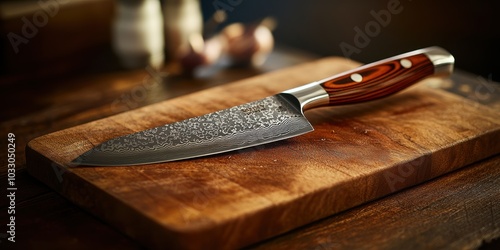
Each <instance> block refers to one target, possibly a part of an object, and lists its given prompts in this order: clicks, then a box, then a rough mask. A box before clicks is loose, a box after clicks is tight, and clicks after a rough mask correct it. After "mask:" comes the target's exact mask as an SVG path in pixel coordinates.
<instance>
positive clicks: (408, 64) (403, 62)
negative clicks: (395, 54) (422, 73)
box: [399, 59, 411, 69]
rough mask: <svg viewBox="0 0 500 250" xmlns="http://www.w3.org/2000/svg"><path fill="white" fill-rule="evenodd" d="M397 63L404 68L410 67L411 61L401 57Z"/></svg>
mask: <svg viewBox="0 0 500 250" xmlns="http://www.w3.org/2000/svg"><path fill="white" fill-rule="evenodd" d="M399 63H400V64H401V66H403V68H406V69H409V68H411V61H410V60H408V59H401V61H399Z"/></svg>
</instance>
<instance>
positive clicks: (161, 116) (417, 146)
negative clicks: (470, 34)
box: [26, 58, 500, 249]
mask: <svg viewBox="0 0 500 250" xmlns="http://www.w3.org/2000/svg"><path fill="white" fill-rule="evenodd" d="M353 65H354V63H353V62H351V61H347V60H345V59H339V58H327V59H323V60H320V61H317V62H314V63H308V64H304V65H300V66H296V67H292V68H289V69H285V70H281V71H276V72H273V73H269V74H265V75H262V76H258V77H254V78H250V79H247V80H242V81H239V82H236V83H233V84H230V85H225V86H221V87H216V88H212V89H208V90H204V91H201V92H197V93H194V94H190V95H187V96H183V97H180V98H176V99H172V100H168V101H165V102H161V103H158V104H154V105H150V106H147V107H143V108H140V109H136V110H133V111H129V112H125V113H122V114H119V115H116V116H112V117H109V118H105V119H102V120H98V121H94V122H91V123H87V124H84V125H80V126H77V127H73V128H70V129H66V130H63V131H59V132H56V133H52V134H49V135H46V136H42V137H39V138H37V139H35V140H33V141H31V142H30V143H29V144H28V147H27V149H26V157H27V168H28V171H29V173H30V174H32V175H33V176H35V177H36V178H38V179H39V180H41V181H42V182H44V183H46V184H47V185H49V186H51V187H52V188H53V189H55V190H56V191H58V192H60V193H61V194H63V195H64V196H65V197H66V198H68V199H69V200H71V201H73V202H74V203H76V204H78V205H80V206H82V207H84V208H85V209H87V210H88V211H90V212H91V213H93V214H95V215H96V216H98V217H100V218H101V219H103V220H104V221H106V222H108V223H110V224H112V225H114V226H115V227H116V228H117V229H119V230H121V231H122V232H124V233H126V234H128V235H130V236H131V237H133V238H135V239H136V240H138V241H140V242H141V243H143V244H144V245H146V246H148V247H153V248H165V247H182V248H192V249H197V248H204V249H206V248H218V249H222V248H235V247H241V246H245V245H249V244H251V243H255V242H257V241H259V240H263V239H266V238H269V237H272V236H274V235H277V234H280V233H283V232H286V231H289V230H291V229H294V228H296V227H299V226H301V225H304V224H306V223H309V222H312V221H315V220H318V219H320V218H323V217H325V216H328V215H331V214H334V213H337V212H340V211H344V210H346V209H348V208H351V207H354V206H356V205H359V204H362V203H365V202H367V201H370V200H374V199H376V198H379V197H382V196H384V195H387V194H390V193H392V192H395V191H398V190H401V189H403V188H406V187H409V186H412V185H415V184H418V183H421V182H423V181H425V180H429V179H432V178H434V177H436V176H439V175H442V174H444V173H447V172H449V171H451V170H454V169H457V168H460V167H463V166H465V165H467V164H470V163H472V162H475V161H478V160H480V159H483V158H486V157H488V156H491V155H494V154H497V153H499V152H500V145H498V143H497V142H498V140H499V138H500V118H499V115H498V112H496V111H495V110H492V109H489V108H486V107H483V106H481V105H477V104H474V103H472V102H471V101H468V100H465V99H462V98H460V97H457V96H454V95H451V94H448V93H445V92H443V91H439V90H436V89H430V88H428V87H426V86H424V83H421V84H419V85H420V86H417V87H412V88H411V89H408V90H406V91H403V92H401V93H399V94H397V95H395V96H392V97H389V98H387V99H382V100H378V101H373V102H370V103H366V104H356V105H351V106H339V107H333V108H332V107H329V108H321V109H317V110H311V111H309V112H308V113H306V116H307V117H308V118H309V119H310V121H311V123H312V124H313V126H314V127H315V129H316V130H315V131H314V132H312V133H310V134H306V135H304V136H300V137H297V138H293V139H290V140H286V141H282V142H278V143H273V144H269V145H265V146H260V147H256V148H252V149H247V150H240V151H237V152H233V153H226V154H222V155H217V156H212V157H205V158H200V159H196V160H189V161H181V162H172V163H164V164H153V165H147V166H136V167H78V168H69V167H68V163H69V162H70V161H71V160H72V159H74V158H75V157H77V156H78V155H79V154H81V153H83V152H85V151H86V150H89V149H90V148H92V147H93V146H94V145H97V144H99V143H101V142H103V141H105V140H108V139H111V138H113V137H116V136H121V135H124V134H128V133H131V132H135V131H139V130H143V129H146V128H150V127H154V126H159V125H162V124H164V123H167V122H173V121H178V120H182V119H185V118H189V117H192V116H196V115H201V114H204V113H207V112H212V111H216V110H219V109H222V108H227V107H230V106H233V105H237V104H241V103H245V102H248V101H252V100H256V99H259V98H262V97H265V96H268V95H270V94H275V93H277V92H280V91H282V90H285V89H288V88H291V87H295V86H298V85H302V84H304V83H307V82H310V81H314V80H318V79H322V78H325V77H327V76H329V75H333V74H336V73H339V72H341V71H342V70H345V69H346V67H347V68H352V66H353ZM434 81H435V80H434ZM464 152H466V153H464Z"/></svg>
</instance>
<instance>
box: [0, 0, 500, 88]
mask: <svg viewBox="0 0 500 250" xmlns="http://www.w3.org/2000/svg"><path fill="white" fill-rule="evenodd" d="M47 1H48V0H47ZM54 1H55V0H54ZM130 1H132V0H130ZM162 1H165V0H162ZM169 1H175V0H169ZM393 1H394V0H381V1H368V0H358V1H347V0H336V1H332V0H314V1H303V0H202V1H201V5H202V10H203V14H204V17H205V19H206V18H208V17H209V16H211V14H212V13H213V12H214V11H215V10H216V9H217V8H220V7H216V6H220V4H219V5H217V3H224V4H226V5H227V6H231V5H233V6H231V10H228V12H227V14H228V20H227V21H226V22H225V23H223V24H222V25H221V26H220V28H222V27H224V26H225V25H228V24H230V23H232V22H255V21H258V20H260V19H262V18H264V17H269V16H272V17H274V18H275V19H276V20H277V27H276V29H275V30H274V31H273V32H274V35H275V39H276V43H277V44H278V45H285V46H289V47H296V48H299V49H301V50H304V51H307V52H310V53H314V54H317V55H319V56H347V55H346V54H345V53H343V52H342V50H341V48H340V44H341V43H346V44H350V45H354V39H355V37H356V32H355V28H356V27H358V28H360V29H361V30H365V28H366V25H367V24H369V23H371V22H374V21H375V18H374V17H373V16H372V15H371V14H370V12H372V11H375V12H377V13H378V12H380V11H387V10H388V6H387V5H388V3H390V2H393ZM67 2H68V3H67V4H64V5H61V6H60V7H61V9H60V11H59V12H58V13H57V15H55V16H54V17H51V18H50V20H49V22H48V24H47V25H46V26H44V27H41V28H39V29H38V33H37V34H36V36H35V37H33V38H31V39H29V43H28V44H22V45H21V46H20V47H19V48H20V52H19V53H14V52H13V49H12V46H11V45H10V43H9V41H8V40H7V34H8V33H9V32H14V33H20V31H21V29H22V25H23V22H22V17H26V18H28V19H31V18H32V17H33V15H34V13H36V11H39V10H36V9H35V10H33V12H31V13H29V12H26V13H24V14H22V15H19V16H12V17H8V16H2V12H1V11H0V35H1V40H0V49H1V50H0V59H1V60H0V83H2V82H11V83H12V82H19V81H33V80H39V79H47V78H53V77H63V76H64V75H74V74H75V73H79V74H86V73H88V72H99V71H100V72H103V71H110V70H116V67H113V65H117V63H116V60H115V61H113V60H114V58H113V52H112V49H111V45H110V41H111V31H110V30H111V23H112V21H113V17H114V7H115V6H114V4H115V0H99V1H87V2H85V3H84V4H73V3H74V2H72V1H67ZM399 2H400V6H401V8H402V11H401V12H400V13H398V14H393V15H391V20H390V22H388V24H387V25H386V26H385V27H381V28H380V30H379V31H377V34H376V35H374V36H373V37H370V40H369V42H368V43H366V46H364V47H363V48H359V49H360V51H359V53H354V54H352V55H348V56H349V57H350V58H351V59H353V60H357V61H360V62H364V63H368V62H372V61H375V60H379V59H382V58H386V57H389V56H392V55H396V54H399V53H404V52H407V51H411V50H415V49H419V48H423V47H428V46H434V45H437V46H441V47H443V48H445V49H447V50H449V51H450V52H451V53H452V54H453V55H454V56H455V59H456V67H457V68H459V69H462V70H466V71H470V72H472V73H475V74H478V75H481V76H482V77H484V78H485V79H493V80H495V81H500V63H499V62H498V58H500V49H499V48H498V46H499V44H500V17H499V16H500V1H496V0H487V1H472V0H456V1H431V0H401V1H399ZM6 3H7V4H6ZM12 3H15V4H12ZM18 3H22V4H18ZM37 3H38V1H37V0H7V1H5V0H3V1H0V8H4V12H5V11H12V9H13V8H21V7H19V6H23V5H30V4H31V5H35V6H37ZM214 3H216V4H215V5H216V6H214ZM14 5H15V6H14ZM5 6H10V7H8V8H10V9H8V10H7V9H6V7H5ZM12 6H14V7H12Z"/></svg>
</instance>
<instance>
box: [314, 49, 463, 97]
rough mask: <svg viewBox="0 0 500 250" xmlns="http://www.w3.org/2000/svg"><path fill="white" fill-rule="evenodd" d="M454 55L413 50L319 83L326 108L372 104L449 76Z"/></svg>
mask: <svg viewBox="0 0 500 250" xmlns="http://www.w3.org/2000/svg"><path fill="white" fill-rule="evenodd" d="M454 61H455V60H454V58H453V56H452V55H451V54H450V53H448V52H447V51H446V50H444V49H442V48H439V47H430V48H426V49H421V50H416V51H413V52H409V53H405V54H402V55H399V56H395V57H391V58H388V59H385V60H381V61H378V62H374V63H370V64H367V65H364V66H361V67H359V68H356V69H354V70H351V71H347V72H344V73H342V74H340V75H335V76H332V77H330V78H327V79H324V80H321V81H319V84H320V86H321V87H322V88H323V89H324V90H325V91H326V92H327V93H328V97H329V103H328V105H344V104H353V103H359V102H365V101H371V100H375V99H379V98H382V97H386V96H388V95H392V94H394V93H396V92H398V91H401V90H403V89H405V88H407V87H409V86H411V85H413V84H414V83H416V82H418V81H420V80H422V79H423V78H425V77H428V76H431V75H449V74H451V73H452V71H453V64H454Z"/></svg>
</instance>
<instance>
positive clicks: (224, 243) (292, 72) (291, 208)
mask: <svg viewBox="0 0 500 250" xmlns="http://www.w3.org/2000/svg"><path fill="white" fill-rule="evenodd" d="M355 66H357V63H355V62H352V61H350V60H347V59H343V58H325V59H322V60H319V61H316V62H312V63H307V64H303V65H299V66H295V67H292V68H288V69H283V70H280V71H276V72H272V73H269V74H265V75H262V76H257V77H253V78H250V79H245V80H241V81H238V82H235V83H232V84H229V85H225V86H220V87H216V88H212V89H208V90H204V91H201V92H196V93H193V94H190V95H187V96H184V97H179V98H175V99H172V100H167V101H164V102H161V103H157V104H153V105H150V106H148V107H144V108H141V109H137V110H132V111H129V112H125V113H122V114H118V115H116V116H112V117H108V118H104V119H101V120H98V121H94V122H91V123H87V124H83V125H79V126H76V127H73V128H69V129H66V130H63V131H58V132H55V133H51V134H48V135H45V136H42V137H39V138H36V139H34V140H32V141H30V142H29V143H28V145H27V147H26V161H27V169H28V172H29V173H30V174H31V175H33V176H35V177H36V178H38V179H39V180H41V181H42V182H44V183H45V184H47V185H49V186H50V187H51V188H53V189H54V190H56V191H57V192H59V193H61V194H62V195H63V196H65V197H66V198H68V199H69V200H71V201H73V202H74V203H76V204H77V205H79V206H81V207H83V208H85V209H86V210H88V211H90V212H91V213H93V214H95V215H96V216H98V217H99V218H101V219H103V220H104V221H106V222H108V223H110V224H111V225H113V226H114V227H116V228H117V229H119V230H120V231H122V232H124V233H126V234H127V235H129V236H131V237H133V238H135V239H136V240H138V241H140V242H142V243H143V244H145V245H146V246H148V247H152V248H165V247H173V248H190V249H200V248H205V249H207V248H218V249H221V248H223V249H226V248H236V247H242V246H246V245H249V244H251V243H255V242H257V241H260V240H263V239H267V238H269V237H272V236H276V235H278V234H281V233H284V232H286V231H289V230H292V229H294V228H297V227H299V226H302V225H304V224H307V223H310V222H312V221H315V220H318V219H321V218H324V217H326V216H329V215H331V214H334V213H337V212H340V211H344V210H346V209H349V208H352V207H354V206H357V205H360V204H362V203H365V202H368V201H371V200H374V199H377V198H380V197H383V196H385V195H388V194H390V193H393V192H396V191H398V190H401V189H404V188H407V187H410V186H413V185H416V184H418V183H421V182H424V181H426V180H429V179H432V178H435V177H437V176H440V175H442V174H445V173H447V172H450V171H452V170H455V169H458V168H460V167H463V166H466V165H468V164H471V163H473V162H475V161H478V160H481V159H484V158H486V157H489V156H491V155H494V154H498V153H500V145H499V144H498V141H499V138H500V119H499V118H498V117H496V118H495V117H489V116H488V115H491V114H498V113H496V112H495V111H493V110H491V109H489V108H487V107H484V106H474V107H468V106H471V105H476V104H474V103H473V102H471V101H468V100H465V99H462V98H460V97H458V96H454V95H452V94H449V93H445V92H443V91H440V90H433V91H436V93H437V94H436V97H434V98H440V97H446V98H450V100H453V101H455V102H456V103H462V104H463V105H464V107H468V109H469V110H470V109H473V108H477V109H478V110H481V111H483V112H484V113H485V114H488V115H485V117H484V122H483V123H484V124H487V123H488V122H491V124H490V125H488V126H486V125H484V128H485V130H482V131H481V132H480V133H479V134H475V135H474V136H464V137H463V138H462V139H461V140H460V141H456V142H455V143H448V144H447V145H446V146H445V147H437V146H436V147H434V148H433V150H427V149H425V148H424V149H422V152H420V153H421V154H420V156H418V157H413V158H412V157H410V158H409V161H405V162H399V163H398V164H392V165H389V166H387V168H384V169H380V170H373V171H372V172H370V173H371V175H369V176H368V175H363V174H361V175H357V176H355V177H354V178H352V179H351V181H350V182H342V181H340V182H337V183H335V184H334V185H329V186H327V187H326V186H324V187H323V188H318V189H315V190H314V191H309V192H306V193H304V194H300V193H295V194H294V196H293V197H292V198H290V199H288V200H287V199H283V200H281V201H279V202H276V201H269V200H266V199H262V200H261V201H260V202H262V204H260V203H259V202H257V203H252V202H255V201H254V200H251V201H249V203H248V204H247V205H248V206H250V207H252V206H254V207H253V209H248V210H245V211H243V212H241V213H239V214H238V215H239V216H238V217H228V218H225V219H224V218H223V219H220V220H212V219H210V218H209V219H207V220H206V221H195V222H197V223H195V224H190V223H186V225H182V224H181V223H168V222H165V220H160V219H158V218H157V217H155V216H154V214H152V213H149V214H148V213H144V212H143V211H142V210H141V209H140V208H139V207H137V206H134V204H132V203H131V201H130V200H128V199H124V198H123V197H119V196H118V195H116V193H115V192H112V191H110V190H105V189H103V188H102V187H97V186H96V185H95V183H93V180H91V179H89V178H88V177H89V176H92V174H93V172H94V171H95V174H96V175H99V174H100V173H99V171H100V170H99V169H98V168H70V167H69V165H68V163H69V161H70V160H71V159H73V158H75V157H76V156H78V155H79V154H80V153H83V152H84V151H86V150H87V149H89V147H91V146H92V144H95V143H98V142H97V141H93V142H88V143H84V144H79V140H80V139H82V138H80V139H79V138H74V139H71V136H70V135H72V134H74V133H76V132H78V131H79V130H81V129H82V128H84V129H88V128H92V127H94V126H98V125H100V124H102V123H103V122H107V121H112V122H117V121H120V120H121V119H126V120H130V119H132V120H134V121H141V122H139V124H137V125H134V126H138V127H140V128H148V127H153V126H157V125H160V124H161V123H165V122H166V121H171V119H174V120H175V119H180V118H185V117H181V116H192V115H199V114H202V113H205V112H206V110H202V111H192V109H191V111H189V112H188V113H189V114H186V112H187V111H185V110H184V111H181V113H180V115H179V117H174V118H172V117H169V118H165V120H161V119H160V120H159V121H155V122H153V123H151V122H148V121H147V119H142V118H144V117H142V116H143V115H145V114H148V112H151V110H155V109H158V107H160V106H161V105H165V104H166V103H175V104H176V106H177V107H178V106H179V105H187V107H186V110H189V109H190V108H191V107H196V106H197V105H200V103H203V102H205V103H207V102H209V101H208V100H210V98H212V99H213V98H215V99H217V98H219V99H221V97H220V96H221V94H223V93H236V91H245V88H246V89H247V90H252V91H253V92H255V95H253V94H252V95H251V96H249V97H248V99H245V98H243V99H241V100H238V101H234V100H229V101H227V102H223V103H222V104H221V105H227V106H233V105H235V104H239V103H237V102H240V103H245V102H248V101H252V100H255V99H260V98H262V97H265V96H268V95H270V94H272V93H278V92H280V91H282V90H284V89H288V88H289V87H290V86H288V85H286V86H278V87H275V86H273V87H271V86H267V83H266V82H269V81H280V79H283V78H288V80H289V81H290V82H291V83H290V84H291V85H300V84H304V83H307V82H310V81H313V80H318V79H321V78H323V77H327V76H329V75H332V74H334V73H339V72H342V71H344V70H347V69H350V68H353V67H355ZM328 67H331V69H327V68H328ZM318 68H319V69H318ZM297 71H302V72H308V73H309V74H303V75H304V76H301V75H300V74H298V73H297ZM412 91H413V92H415V93H417V92H419V91H424V92H425V91H428V89H427V88H426V87H425V86H424V87H422V86H419V87H412V89H411V90H408V92H406V93H407V94H406V96H400V97H399V99H402V98H407V97H411V93H413V92H412ZM213 93H216V95H215V96H216V97H213V96H214V95H213ZM217 93H218V94H217ZM209 94H210V96H209ZM396 99H398V98H395V99H394V100H393V102H396V103H397V101H398V100H396ZM184 100H186V101H184ZM190 100H191V101H192V100H203V101H199V102H194V103H192V102H190ZM235 102H236V103H235ZM375 106H376V105H375ZM365 107H366V106H365ZM208 109H213V110H214V111H215V110H218V109H220V106H217V105H215V106H213V107H208ZM347 109H349V108H347ZM351 109H353V110H356V107H354V108H351ZM165 112H166V113H168V112H170V111H169V110H167V111H165ZM197 112H200V113H199V114H198V113H197ZM401 112H406V111H405V110H402V111H401ZM308 116H309V115H308ZM347 120H348V118H347ZM157 123H160V124H157ZM320 125H321V124H320ZM320 125H319V127H320ZM111 126H118V125H116V124H115V125H111ZM120 126H122V125H120ZM481 126H482V125H481ZM138 127H134V128H131V129H130V131H128V130H123V129H122V130H120V132H113V129H112V128H110V133H109V134H108V135H106V136H107V137H109V138H112V137H115V136H119V135H121V134H127V133H130V132H131V131H132V130H136V129H137V128H138ZM104 130H106V128H104ZM323 132H324V131H323ZM365 132H366V131H365ZM100 133H101V134H105V133H104V132H102V131H101V132H100ZM117 133H119V134H117ZM321 133H322V131H321V129H320V130H319V132H317V134H316V135H312V136H313V137H314V136H315V137H314V138H322V137H321ZM68 136H69V137H68ZM109 138H99V141H102V140H106V139H109ZM87 139H88V138H87ZM413 139H415V138H413ZM58 140H64V141H68V140H69V141H72V140H74V141H73V143H72V144H71V143H69V142H68V143H69V144H67V145H62V146H63V147H64V146H74V147H75V148H76V149H77V150H76V151H67V152H66V151H64V150H63V151H62V152H61V151H59V150H58V148H53V147H50V146H49V145H47V144H50V143H54V142H57V141H58ZM88 140H91V139H88ZM301 140H302V139H300V138H299V139H297V140H291V142H284V144H279V145H285V146H290V147H292V146H294V145H297V143H300V142H301ZM410 140H411V138H410ZM47 142H50V143H47ZM287 143H288V144H291V145H288V144H287ZM273 145H275V144H273ZM273 145H271V146H269V147H266V148H265V150H270V151H271V152H274V151H276V148H275V146H273ZM464 152H467V155H464ZM242 154H254V155H258V154H259V149H257V150H256V151H250V152H242ZM223 157H224V159H221V160H220V161H219V158H217V157H215V158H208V159H197V160H194V161H193V162H195V163H196V164H207V166H208V167H207V168H209V169H212V170H213V169H217V166H216V165H217V164H223V163H225V162H226V161H228V160H227V159H226V158H228V157H227V155H226V156H223ZM257 157H258V156H257ZM214 160H215V161H218V162H216V163H215V164H213V163H210V162H209V161H214ZM180 164H181V166H184V165H186V164H187V163H185V162H184V163H180ZM182 164H184V165H182ZM415 166H420V169H419V170H416V171H414V170H415ZM314 167H318V166H314ZM134 169H137V171H139V170H144V169H145V167H137V168H134ZM151 169H153V170H159V169H160V168H159V167H156V166H154V167H151ZM108 170H109V171H110V172H112V171H115V170H116V171H117V173H118V172H119V171H123V170H125V169H123V168H122V169H118V168H115V169H113V168H111V169H107V170H106V171H108ZM409 170H412V171H411V173H410V171H409ZM207 173H208V174H211V173H212V172H210V171H208V172H207ZM306 173H309V172H306ZM311 178H313V177H311ZM391 178H392V179H391ZM398 178H400V179H398ZM401 178H402V179H403V181H401ZM391 181H392V182H393V184H394V185H392V186H389V185H377V184H380V183H381V182H386V183H387V182H391ZM353 185H354V186H359V187H363V188H366V187H368V186H369V185H373V186H377V187H379V188H378V189H377V190H371V191H365V190H361V191H359V192H351V193H349V192H347V191H346V190H349V188H352V186H353ZM242 190H243V191H244V188H242ZM311 190H312V189H311ZM243 191H242V192H243ZM344 191H346V192H344ZM208 195H211V194H208ZM252 195H253V194H252ZM171 202H172V203H176V202H177V201H174V200H172V201H171ZM317 203H319V204H321V205H322V206H316V205H315V206H312V205H311V204H317ZM263 204H264V205H263ZM195 212H196V211H195ZM193 213H194V212H193ZM298 214H302V215H304V214H305V215H307V216H303V217H298V216H297V215H298Z"/></svg>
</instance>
